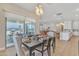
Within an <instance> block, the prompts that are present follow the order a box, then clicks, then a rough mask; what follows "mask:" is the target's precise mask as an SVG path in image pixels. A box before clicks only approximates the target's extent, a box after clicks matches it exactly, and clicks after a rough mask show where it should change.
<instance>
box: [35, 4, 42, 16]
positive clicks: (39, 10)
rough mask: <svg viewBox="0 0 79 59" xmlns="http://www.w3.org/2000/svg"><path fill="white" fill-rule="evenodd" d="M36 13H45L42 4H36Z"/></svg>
mask: <svg viewBox="0 0 79 59" xmlns="http://www.w3.org/2000/svg"><path fill="white" fill-rule="evenodd" d="M35 13H36V15H38V16H40V15H43V7H42V5H40V4H39V5H37V6H36V10H35Z"/></svg>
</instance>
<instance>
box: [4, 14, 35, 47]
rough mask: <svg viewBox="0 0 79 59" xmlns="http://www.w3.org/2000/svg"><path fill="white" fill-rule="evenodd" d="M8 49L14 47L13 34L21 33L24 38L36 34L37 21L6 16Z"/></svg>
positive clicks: (14, 15)
mask: <svg viewBox="0 0 79 59" xmlns="http://www.w3.org/2000/svg"><path fill="white" fill-rule="evenodd" d="M5 19H6V40H5V41H6V47H10V46H12V45H14V42H13V37H14V36H13V34H14V32H19V33H21V34H23V35H24V36H27V35H33V34H35V29H36V28H35V26H36V23H35V19H31V18H27V17H24V16H20V15H16V14H11V13H7V14H6V18H5Z"/></svg>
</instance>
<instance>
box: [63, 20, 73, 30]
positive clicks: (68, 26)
mask: <svg viewBox="0 0 79 59" xmlns="http://www.w3.org/2000/svg"><path fill="white" fill-rule="evenodd" d="M71 24H72V21H64V29H72V25H71Z"/></svg>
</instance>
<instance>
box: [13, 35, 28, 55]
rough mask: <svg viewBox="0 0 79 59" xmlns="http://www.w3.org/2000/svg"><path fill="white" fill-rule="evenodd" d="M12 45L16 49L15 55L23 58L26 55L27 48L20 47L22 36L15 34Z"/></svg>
mask: <svg viewBox="0 0 79 59" xmlns="http://www.w3.org/2000/svg"><path fill="white" fill-rule="evenodd" d="M13 40H14V45H15V49H16V55H17V56H24V55H26V51H27V48H26V47H22V34H16V35H14V39H13Z"/></svg>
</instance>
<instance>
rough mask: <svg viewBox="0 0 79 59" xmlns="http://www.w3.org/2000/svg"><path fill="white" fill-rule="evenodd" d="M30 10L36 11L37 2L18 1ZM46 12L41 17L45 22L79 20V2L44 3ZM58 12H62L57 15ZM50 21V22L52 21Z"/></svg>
mask: <svg viewBox="0 0 79 59" xmlns="http://www.w3.org/2000/svg"><path fill="white" fill-rule="evenodd" d="M16 5H19V6H21V7H22V8H25V9H27V10H29V11H32V12H35V6H36V5H37V4H36V3H17V4H16ZM42 6H43V8H44V14H43V15H42V17H41V19H42V21H44V22H48V21H49V20H50V21H60V20H61V21H63V20H79V4H78V3H44V4H42ZM76 9H77V10H76ZM57 13H62V15H61V16H57V15H56V14H57ZM50 21H49V22H50Z"/></svg>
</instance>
